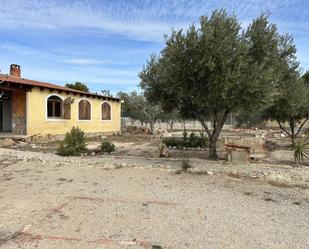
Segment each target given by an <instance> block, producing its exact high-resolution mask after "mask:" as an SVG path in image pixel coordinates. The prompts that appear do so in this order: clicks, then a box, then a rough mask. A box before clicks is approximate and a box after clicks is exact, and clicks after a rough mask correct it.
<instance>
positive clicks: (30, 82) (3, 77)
mask: <svg viewBox="0 0 309 249" xmlns="http://www.w3.org/2000/svg"><path fill="white" fill-rule="evenodd" d="M1 81H5V82H11V83H16V84H22V85H27V86H36V87H43V88H48V89H55V90H61V91H66V92H72V93H79V94H85V95H88V96H93V97H101V98H107V99H112V100H117V101H119V100H120V99H119V98H114V97H108V96H103V95H99V94H95V93H88V92H83V91H79V90H75V89H71V88H68V87H64V86H59V85H56V84H51V83H48V82H41V81H36V80H28V79H24V78H20V77H15V76H10V75H6V74H0V82H1Z"/></svg>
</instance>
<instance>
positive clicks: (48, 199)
mask: <svg viewBox="0 0 309 249" xmlns="http://www.w3.org/2000/svg"><path fill="white" fill-rule="evenodd" d="M69 160H70V163H59V162H56V161H54V162H53V161H52V160H47V162H41V161H39V160H36V159H35V158H34V157H33V158H32V159H31V160H24V161H22V160H16V159H14V158H13V157H12V158H9V157H6V159H5V160H2V161H1V163H0V171H1V172H0V173H1V174H0V210H1V212H0V248H3V249H13V248H42V249H43V248H44V249H45V248H46V249H52V248H159V247H158V246H159V245H160V246H161V247H162V248H176V249H185V248H190V249H192V248H200V249H204V248H229V249H230V248H259V249H260V248H265V249H266V248H267V249H269V248H276V249H287V248H289V249H290V248H302V249H303V248H308V245H309V222H308V217H309V191H308V189H302V188H279V187H276V186H272V185H269V184H267V183H263V182H258V181H253V180H248V179H246V178H235V177H228V176H225V175H216V174H215V175H196V174H190V173H182V174H175V173H173V172H171V171H167V170H162V169H161V170H160V169H152V170H146V169H133V168H130V169H128V168H125V167H124V168H121V169H112V170H107V169H104V168H102V167H96V166H93V165H90V164H87V163H86V162H90V161H89V160H92V159H89V160H88V161H80V160H79V159H78V158H73V159H69ZM93 160H96V159H95V158H94V159H93ZM102 160H103V159H102ZM114 161H117V159H114ZM156 245H157V247H155V246H156Z"/></svg>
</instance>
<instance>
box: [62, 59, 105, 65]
mask: <svg viewBox="0 0 309 249" xmlns="http://www.w3.org/2000/svg"><path fill="white" fill-rule="evenodd" d="M60 62H64V63H69V64H73V65H100V64H107V63H110V61H109V60H96V59H90V58H72V59H65V60H60Z"/></svg>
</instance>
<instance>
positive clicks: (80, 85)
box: [65, 81, 89, 92]
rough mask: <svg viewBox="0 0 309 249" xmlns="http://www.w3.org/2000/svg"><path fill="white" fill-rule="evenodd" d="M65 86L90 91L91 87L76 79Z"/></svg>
mask: <svg viewBox="0 0 309 249" xmlns="http://www.w3.org/2000/svg"><path fill="white" fill-rule="evenodd" d="M65 87H68V88H71V89H75V90H78V91H83V92H89V88H88V87H87V85H86V84H85V83H82V82H79V81H76V82H75V83H67V84H66V85H65Z"/></svg>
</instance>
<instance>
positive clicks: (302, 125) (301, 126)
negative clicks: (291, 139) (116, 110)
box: [295, 118, 308, 137]
mask: <svg viewBox="0 0 309 249" xmlns="http://www.w3.org/2000/svg"><path fill="white" fill-rule="evenodd" d="M307 121H308V118H306V119H305V120H304V122H302V124H301V125H300V127H299V128H298V131H297V132H296V134H295V137H297V136H298V135H299V133H300V131H301V129H302V128H303V127H304V125H305V124H306V122H307Z"/></svg>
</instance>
